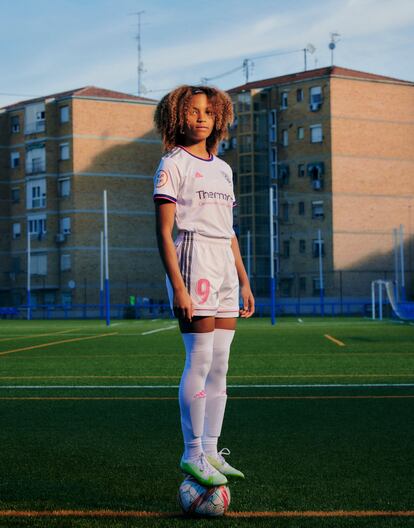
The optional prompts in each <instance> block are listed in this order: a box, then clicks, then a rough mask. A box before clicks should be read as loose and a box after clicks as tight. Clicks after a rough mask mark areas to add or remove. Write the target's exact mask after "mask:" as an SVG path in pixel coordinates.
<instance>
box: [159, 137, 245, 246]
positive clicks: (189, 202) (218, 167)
mask: <svg viewBox="0 0 414 528" xmlns="http://www.w3.org/2000/svg"><path fill="white" fill-rule="evenodd" d="M153 197H154V200H157V199H163V200H169V201H171V202H173V203H175V204H176V211H175V220H176V224H177V227H178V229H179V230H180V231H192V232H194V233H199V234H200V235H203V236H207V237H211V238H227V239H230V238H233V236H234V231H233V207H234V205H235V198H234V190H233V173H232V170H231V168H230V166H229V165H228V164H227V163H226V162H225V161H223V160H221V159H219V158H217V157H216V156H214V155H211V156H210V159H208V160H206V159H203V158H199V157H198V156H195V155H194V154H191V153H190V152H189V151H188V150H186V149H185V148H184V147H175V148H174V149H173V150H171V151H170V152H169V153H168V154H166V155H165V156H163V157H162V158H161V162H160V164H159V166H158V169H157V172H156V174H155V178H154V194H153Z"/></svg>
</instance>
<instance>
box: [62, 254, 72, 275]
mask: <svg viewBox="0 0 414 528" xmlns="http://www.w3.org/2000/svg"><path fill="white" fill-rule="evenodd" d="M70 268H71V259H70V255H61V257H60V269H61V271H68V270H70Z"/></svg>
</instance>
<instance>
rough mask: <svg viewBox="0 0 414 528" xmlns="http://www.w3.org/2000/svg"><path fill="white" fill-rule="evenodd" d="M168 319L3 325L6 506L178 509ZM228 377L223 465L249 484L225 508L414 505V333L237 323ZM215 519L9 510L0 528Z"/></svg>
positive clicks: (302, 522) (311, 521) (347, 323)
mask: <svg viewBox="0 0 414 528" xmlns="http://www.w3.org/2000/svg"><path fill="white" fill-rule="evenodd" d="M172 325H174V322H173V321H128V322H121V323H117V324H115V325H113V326H111V328H109V329H107V328H106V327H105V326H103V325H102V323H100V322H96V321H90V322H85V321H52V322H46V321H32V322H25V321H2V322H1V324H0V445H1V456H0V472H1V475H2V478H1V480H0V510H1V511H5V510H17V511H27V510H36V511H42V510H86V511H91V510H114V511H143V510H145V511H152V512H178V506H177V502H176V493H177V489H178V486H179V484H180V482H181V480H182V475H181V474H180V472H179V470H178V460H179V457H180V455H181V449H182V445H181V442H182V440H181V433H180V429H179V412H178V404H177V399H176V396H177V389H176V387H175V386H176V385H177V384H178V382H179V377H180V373H181V369H182V364H183V360H184V354H183V351H182V344H181V337H180V335H179V333H178V330H177V329H176V328H169V327H171V326H172ZM166 328H169V329H168V330H165V331H161V332H156V333H150V334H146V332H151V331H152V330H160V329H166ZM62 332H64V333H62ZM115 332H116V333H115ZM109 333H114V335H107V336H104V337H99V338H96V339H95V338H93V339H84V338H87V337H94V336H95V337H96V336H102V334H109ZM47 334H50V335H47ZM326 335H329V336H331V337H334V338H335V339H336V340H338V341H340V342H343V343H344V346H339V345H338V344H336V343H334V342H333V341H331V340H330V339H328V338H326V337H325V336H326ZM75 340H76V341H75ZM57 341H60V342H61V343H56V342H57ZM63 341H66V342H65V343H63ZM50 343H56V344H52V345H50V346H43V345H47V344H50ZM38 345H42V346H41V347H39V348H29V347H37V346H38ZM22 349H25V350H22ZM228 383H229V385H230V387H229V391H228V392H229V397H230V398H229V402H228V407H227V412H226V418H225V423H224V428H223V435H222V439H221V447H224V446H226V447H229V448H230V449H231V450H232V455H231V457H230V461H231V462H232V463H234V465H235V466H236V467H240V468H241V469H242V470H243V471H244V472H245V473H246V476H247V479H246V481H244V482H237V483H234V484H231V485H230V489H231V492H232V503H231V510H232V511H241V512H245V511H277V512H280V511H304V512H305V511H309V510H311V511H338V510H346V511H351V510H359V511H367V510H374V511H412V510H414V499H413V497H414V478H413V477H414V470H413V468H414V455H413V449H412V446H413V444H414V442H413V441H414V425H413V415H414V326H412V325H409V324H398V323H397V322H389V321H386V322H382V323H379V322H371V321H369V320H363V319H344V318H341V319H339V318H335V319H328V318H327V319H316V318H315V319H311V318H309V319H303V323H301V322H299V321H298V320H297V319H293V318H290V319H281V320H279V321H278V324H277V325H276V326H274V327H272V326H271V325H270V324H269V322H268V321H266V320H258V319H254V320H250V321H240V323H239V328H238V331H237V333H236V339H235V341H234V345H233V348H232V355H231V364H230V370H229V379H228ZM368 385H370V386H368ZM17 386H19V387H25V388H17ZM137 386H140V387H137ZM142 386H147V388H143V387H142ZM6 387H7V388H6ZM12 387H14V388H12ZM211 522H212V521H211V520H204V519H201V520H197V521H195V520H188V519H182V518H181V517H180V516H179V515H178V516H173V517H171V518H168V519H164V518H160V519H158V518H150V519H132V518H128V519H117V518H114V519H91V518H58V519H56V518H39V519H35V518H26V519H25V518H12V517H1V515H0V527H2V526H42V527H45V526H59V527H61V526H76V527H77V526H79V527H82V528H83V527H87V526H88V527H89V526H90V527H94V526H99V527H111V528H114V527H117V526H156V527H161V526H168V527H174V526H183V525H184V523H187V525H188V524H190V525H193V524H194V525H195V526H198V527H200V528H201V527H204V526H207V525H210V524H211ZM214 522H218V524H220V525H223V526H234V527H238V526H240V527H244V526H246V527H247V526H250V527H251V526H266V527H267V526H286V527H294V526H295V527H296V526H300V527H302V526H303V527H308V526H309V527H313V526H318V527H321V528H324V527H325V526H330V527H331V526H335V527H338V528H339V527H347V526H358V527H365V526H370V527H374V528H376V527H382V526H384V527H385V526H387V527H388V526H390V527H394V526H412V525H414V517H413V516H411V517H395V518H394V517H389V518H381V517H375V518H356V517H352V518H335V519H333V518H292V519H287V518H275V519H262V518H251V519H242V518H240V519H238V518H227V519H226V518H224V519H219V520H215V521H214Z"/></svg>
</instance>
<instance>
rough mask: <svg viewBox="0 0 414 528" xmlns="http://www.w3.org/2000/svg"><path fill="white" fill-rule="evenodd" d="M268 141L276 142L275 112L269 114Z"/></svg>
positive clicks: (271, 111)
mask: <svg viewBox="0 0 414 528" xmlns="http://www.w3.org/2000/svg"><path fill="white" fill-rule="evenodd" d="M269 141H276V110H270V113H269Z"/></svg>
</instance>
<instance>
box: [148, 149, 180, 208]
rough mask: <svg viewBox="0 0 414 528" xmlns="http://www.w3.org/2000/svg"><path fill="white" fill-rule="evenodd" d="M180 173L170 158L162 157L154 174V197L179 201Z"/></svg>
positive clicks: (174, 201) (155, 198)
mask: <svg viewBox="0 0 414 528" xmlns="http://www.w3.org/2000/svg"><path fill="white" fill-rule="evenodd" d="M179 187H180V173H179V171H178V169H177V166H176V164H175V163H174V162H173V161H172V160H170V159H169V158H162V159H161V162H160V164H159V166H158V169H157V171H156V173H155V176H154V193H153V195H152V196H153V199H154V201H155V200H167V201H169V202H173V203H177V199H178V190H179Z"/></svg>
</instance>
